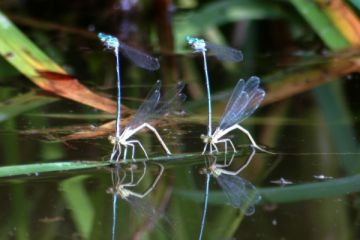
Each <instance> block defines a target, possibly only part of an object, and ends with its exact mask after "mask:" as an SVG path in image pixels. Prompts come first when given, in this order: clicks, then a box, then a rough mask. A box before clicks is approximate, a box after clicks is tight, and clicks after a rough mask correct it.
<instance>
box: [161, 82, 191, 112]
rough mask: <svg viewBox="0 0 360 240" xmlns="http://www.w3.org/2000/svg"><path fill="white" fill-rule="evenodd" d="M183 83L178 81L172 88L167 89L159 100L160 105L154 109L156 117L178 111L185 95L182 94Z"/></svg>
mask: <svg viewBox="0 0 360 240" xmlns="http://www.w3.org/2000/svg"><path fill="white" fill-rule="evenodd" d="M184 87H185V83H184V82H182V81H180V82H178V83H177V84H176V86H175V87H174V88H171V89H169V90H168V91H167V92H166V93H165V95H164V96H163V97H162V98H161V100H160V104H159V105H158V107H157V108H156V114H157V115H166V114H170V113H173V112H174V111H178V110H179V108H181V104H182V102H184V101H185V99H186V95H185V94H184V93H182V91H183V89H184Z"/></svg>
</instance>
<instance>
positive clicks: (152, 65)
mask: <svg viewBox="0 0 360 240" xmlns="http://www.w3.org/2000/svg"><path fill="white" fill-rule="evenodd" d="M120 52H122V54H123V55H124V56H126V57H127V58H128V59H130V60H131V61H132V62H133V63H134V64H136V65H137V66H139V67H141V68H145V69H147V70H150V71H155V70H157V69H159V68H160V63H159V60H158V59H157V58H154V57H151V56H149V55H147V54H146V53H143V52H141V51H139V50H137V49H135V48H132V47H130V46H128V45H126V44H124V43H122V42H121V43H120Z"/></svg>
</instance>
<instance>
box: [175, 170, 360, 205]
mask: <svg viewBox="0 0 360 240" xmlns="http://www.w3.org/2000/svg"><path fill="white" fill-rule="evenodd" d="M258 190H259V192H260V194H261V196H262V201H261V202H260V204H261V203H264V202H272V203H287V202H296V201H304V200H312V199H324V198H332V197H339V196H343V195H347V194H350V193H354V192H359V191H360V174H357V175H354V176H350V177H344V178H338V179H334V180H328V181H324V182H317V183H305V184H299V185H293V186H286V187H271V188H260V189H258ZM176 194H180V195H181V196H182V197H184V198H188V199H191V200H192V201H195V202H202V201H203V195H204V193H203V192H200V191H187V190H178V191H176ZM225 202H227V198H226V195H225V194H224V193H223V192H222V191H212V192H211V193H210V195H209V203H211V204H215V205H223V204H224V203H225Z"/></svg>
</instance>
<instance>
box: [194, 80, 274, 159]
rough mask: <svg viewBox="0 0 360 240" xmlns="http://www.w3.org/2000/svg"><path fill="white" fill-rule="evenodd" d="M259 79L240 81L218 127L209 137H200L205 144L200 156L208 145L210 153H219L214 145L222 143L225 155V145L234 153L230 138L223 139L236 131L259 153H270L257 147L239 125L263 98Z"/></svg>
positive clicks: (263, 93)
mask: <svg viewBox="0 0 360 240" xmlns="http://www.w3.org/2000/svg"><path fill="white" fill-rule="evenodd" d="M259 84H260V79H259V78H258V77H255V76H253V77H250V79H249V80H247V81H246V82H245V81H244V80H243V79H241V80H239V81H238V83H237V84H236V86H235V89H234V91H233V93H232V95H231V97H230V99H229V102H228V104H227V106H226V108H225V112H224V114H223V116H222V118H221V120H220V124H219V126H218V127H217V128H216V130H215V131H214V133H213V134H212V135H210V136H206V135H201V138H202V140H203V141H204V143H205V146H204V150H203V152H202V154H204V153H205V151H206V149H207V147H208V145H210V153H212V152H213V148H214V149H215V151H217V152H218V151H219V150H218V147H217V146H216V144H219V143H223V144H224V147H225V153H226V152H227V144H230V146H231V147H232V148H233V150H234V152H236V148H235V146H234V144H233V142H232V141H231V139H230V138H223V137H224V136H225V135H226V134H228V133H229V132H231V131H233V130H235V129H238V130H240V131H242V132H243V133H245V134H246V135H247V137H248V138H249V139H250V142H251V145H252V146H253V147H255V148H257V149H259V150H260V151H263V152H267V153H271V152H269V151H266V150H265V149H263V148H261V147H259V146H258V145H257V144H256V142H255V140H254V139H253V137H252V136H251V134H250V133H249V131H248V130H246V129H245V128H243V127H242V126H240V125H239V123H240V122H242V121H243V120H244V119H246V118H247V117H249V116H250V115H251V114H252V113H253V112H254V111H255V110H256V109H257V108H258V107H259V104H260V103H261V101H262V100H263V99H264V97H265V91H264V90H263V89H262V88H260V86H259Z"/></svg>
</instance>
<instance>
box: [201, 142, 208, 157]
mask: <svg viewBox="0 0 360 240" xmlns="http://www.w3.org/2000/svg"><path fill="white" fill-rule="evenodd" d="M207 146H208V143H205V146H204V149H203V151H202V153H201V155H204V154H205V152H206V148H207Z"/></svg>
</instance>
